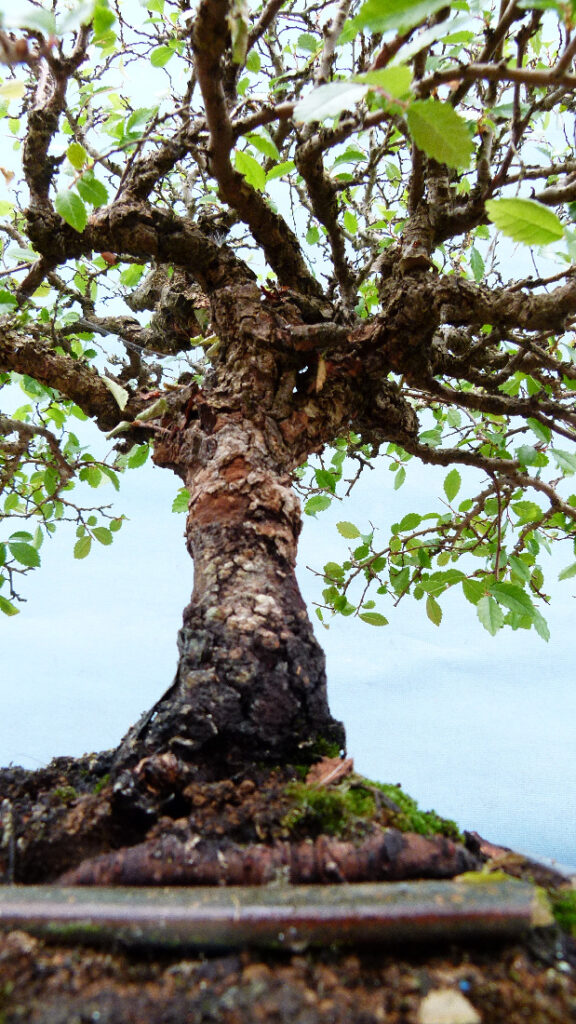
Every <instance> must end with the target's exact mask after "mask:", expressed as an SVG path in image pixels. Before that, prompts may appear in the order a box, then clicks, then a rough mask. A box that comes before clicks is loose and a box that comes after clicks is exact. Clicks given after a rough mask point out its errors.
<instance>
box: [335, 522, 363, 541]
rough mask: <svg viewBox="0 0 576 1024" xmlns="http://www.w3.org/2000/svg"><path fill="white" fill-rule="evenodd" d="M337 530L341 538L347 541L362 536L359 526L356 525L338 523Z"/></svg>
mask: <svg viewBox="0 0 576 1024" xmlns="http://www.w3.org/2000/svg"><path fill="white" fill-rule="evenodd" d="M336 529H337V530H338V533H339V534H340V536H341V537H345V538H346V540H355V539H356V537H360V536H361V533H360V530H359V529H358V527H357V526H354V523H348V522H341V523H336Z"/></svg>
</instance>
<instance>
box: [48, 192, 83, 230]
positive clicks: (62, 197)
mask: <svg viewBox="0 0 576 1024" xmlns="http://www.w3.org/2000/svg"><path fill="white" fill-rule="evenodd" d="M54 206H55V207H56V211H57V213H59V214H60V216H61V217H62V219H63V220H65V221H66V223H67V224H69V225H70V227H71V228H74V230H75V231H78V232H81V231H84V228H85V227H86V225H87V223H88V213H87V211H86V207H85V206H84V203H83V202H82V200H81V199H80V196H79V195H77V194H76V192H70V190H69V189H64V190H63V191H62V192H59V193H58V195H57V196H56V199H55V200H54Z"/></svg>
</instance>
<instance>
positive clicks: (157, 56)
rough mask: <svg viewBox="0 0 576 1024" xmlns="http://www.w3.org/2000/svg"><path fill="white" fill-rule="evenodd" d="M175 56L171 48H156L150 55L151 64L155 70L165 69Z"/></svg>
mask: <svg viewBox="0 0 576 1024" xmlns="http://www.w3.org/2000/svg"><path fill="white" fill-rule="evenodd" d="M173 56H174V50H173V49H172V47H171V46H156V47H155V48H154V49H153V50H152V52H151V54H150V63H151V65H152V67H153V68H163V67H165V66H166V64H167V63H168V61H169V60H170V59H171V58H172V57H173Z"/></svg>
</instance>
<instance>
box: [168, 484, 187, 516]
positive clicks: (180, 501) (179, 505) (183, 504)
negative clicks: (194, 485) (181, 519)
mask: <svg viewBox="0 0 576 1024" xmlns="http://www.w3.org/2000/svg"><path fill="white" fill-rule="evenodd" d="M189 502H190V495H189V493H188V490H187V488H186V487H181V488H180V490H179V491H178V494H177V495H176V497H175V498H174V501H173V502H172V511H173V512H187V511H188V504H189Z"/></svg>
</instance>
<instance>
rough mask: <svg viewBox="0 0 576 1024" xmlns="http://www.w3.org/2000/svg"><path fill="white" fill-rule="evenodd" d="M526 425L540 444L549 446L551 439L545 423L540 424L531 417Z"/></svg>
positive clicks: (550, 433) (548, 428) (550, 432)
mask: <svg viewBox="0 0 576 1024" xmlns="http://www.w3.org/2000/svg"><path fill="white" fill-rule="evenodd" d="M526 423H527V424H528V426H529V427H530V430H531V431H532V433H533V434H535V435H536V437H537V438H538V440H539V441H541V442H542V444H549V442H550V440H551V438H552V431H551V430H550V427H547V426H546V424H545V423H540V420H535V419H533V418H532V417H531V416H529V417H528V419H527V420H526Z"/></svg>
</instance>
